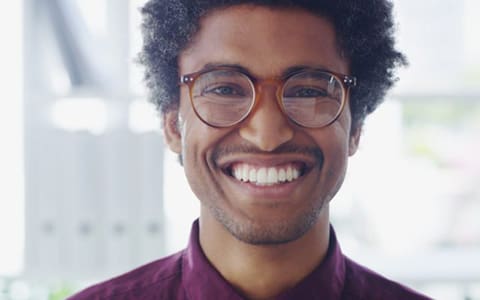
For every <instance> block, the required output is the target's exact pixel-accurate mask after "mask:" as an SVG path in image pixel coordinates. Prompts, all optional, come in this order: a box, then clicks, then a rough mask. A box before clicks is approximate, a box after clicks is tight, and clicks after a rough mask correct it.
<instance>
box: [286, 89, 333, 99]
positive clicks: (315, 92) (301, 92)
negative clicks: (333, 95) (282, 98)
mask: <svg viewBox="0 0 480 300" xmlns="http://www.w3.org/2000/svg"><path fill="white" fill-rule="evenodd" d="M287 94H288V95H286V96H288V97H299V98H316V97H326V96H327V95H328V94H327V92H326V91H325V90H323V89H319V88H314V87H301V88H296V89H293V90H292V91H290V92H289V93H287Z"/></svg>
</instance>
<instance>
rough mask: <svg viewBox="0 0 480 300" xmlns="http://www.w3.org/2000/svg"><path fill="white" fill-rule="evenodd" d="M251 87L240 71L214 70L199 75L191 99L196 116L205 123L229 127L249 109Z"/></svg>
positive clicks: (252, 91)
mask: <svg viewBox="0 0 480 300" xmlns="http://www.w3.org/2000/svg"><path fill="white" fill-rule="evenodd" d="M254 91H255V89H254V87H253V84H252V82H251V81H250V79H248V77H247V76H245V75H244V74H242V73H239V72H236V71H230V70H214V71H210V72H207V73H204V74H202V75H200V76H199V77H198V78H197V79H196V80H195V83H194V85H193V89H192V102H193V107H194V109H195V111H196V112H197V114H198V116H199V117H200V118H201V119H202V120H203V121H205V122H206V123H208V124H210V125H212V126H217V127H226V126H231V125H233V124H235V123H237V122H239V121H240V120H242V119H243V118H244V117H245V116H246V115H247V114H248V112H249V111H250V109H251V107H252V105H253V99H254Z"/></svg>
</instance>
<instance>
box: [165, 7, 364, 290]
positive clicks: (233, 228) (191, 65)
mask: <svg viewBox="0 0 480 300" xmlns="http://www.w3.org/2000/svg"><path fill="white" fill-rule="evenodd" d="M212 63H213V64H221V65H240V66H242V67H243V68H246V69H247V70H248V71H249V72H250V73H251V74H252V75H253V76H255V77H257V78H271V77H278V76H280V75H281V74H282V73H283V72H284V71H285V70H287V69H288V68H290V67H294V66H309V67H318V68H324V69H328V70H332V71H335V72H339V73H343V74H349V64H348V61H346V60H345V59H344V58H343V57H341V55H340V54H339V52H338V49H337V47H336V41H335V32H334V29H333V26H332V25H331V23H330V22H329V21H327V20H326V19H324V18H321V17H318V16H314V15H312V14H310V13H308V12H306V11H302V10H280V9H271V8H265V7H256V6H246V5H242V6H233V7H230V8H226V9H222V10H217V11H214V12H212V13H210V14H208V15H206V16H205V17H204V18H203V20H202V22H201V29H200V31H199V32H198V33H197V35H196V36H195V38H194V40H193V42H192V43H191V44H190V46H189V47H188V48H187V49H186V50H185V51H184V52H183V53H182V54H181V56H180V58H179V69H180V73H181V74H186V73H191V72H195V71H198V70H200V69H202V68H203V67H204V66H205V65H206V64H212ZM259 97H260V99H259V100H260V101H259V102H258V105H257V106H256V107H255V110H254V111H253V112H252V113H251V115H250V116H249V117H248V118H247V119H246V120H244V121H243V122H242V123H240V124H238V125H237V126H234V127H231V128H222V129H218V128H212V127H209V126H207V125H205V124H204V123H202V122H201V121H200V120H199V119H198V118H197V117H196V115H195V113H194V112H193V109H192V107H191V104H190V102H189V98H188V88H187V87H186V86H182V88H181V91H180V109H179V111H171V112H169V113H167V114H166V115H165V117H164V130H165V137H166V141H167V143H168V145H169V146H170V148H171V149H172V150H173V151H174V152H176V153H178V154H181V155H182V157H183V166H184V170H185V174H186V176H187V179H188V181H189V184H190V186H191V188H192V191H193V192H194V193H195V195H196V196H197V197H198V199H199V200H200V201H201V213H200V243H201V246H202V249H203V250H204V252H205V254H206V256H207V258H208V259H209V260H210V262H211V263H212V264H213V265H214V267H215V268H216V269H217V270H218V271H219V272H220V273H221V274H222V275H223V276H224V277H225V279H227V280H228V281H229V282H230V283H232V284H233V285H234V286H235V287H236V288H237V289H238V290H239V291H240V292H241V293H242V294H243V295H245V296H246V297H248V298H250V299H269V298H271V297H274V296H275V295H278V294H279V293H281V292H282V291H284V290H285V289H288V288H290V287H292V286H294V285H295V284H296V283H298V282H299V281H300V280H301V279H302V278H304V277H305V276H306V275H308V274H309V273H310V272H311V271H312V270H313V269H314V268H315V267H316V266H317V265H318V264H319V263H320V262H321V260H322V259H323V257H324V255H325V253H326V250H327V247H328V236H329V227H328V224H329V221H328V218H329V217H328V209H329V208H328V204H329V202H330V200H331V199H332V198H333V197H334V195H335V194H336V192H337V191H338V189H339V188H340V186H341V184H342V182H343V179H344V176H345V171H346V168H347V161H348V157H349V155H353V154H354V153H355V151H356V149H357V145H358V140H359V130H357V131H356V132H351V114H350V111H349V106H348V105H347V106H346V107H345V109H344V111H343V113H342V115H341V116H340V117H339V118H338V120H337V121H336V122H334V123H333V124H331V125H330V126H328V127H324V128H320V129H309V128H303V127H300V126H297V125H295V124H293V123H292V122H290V121H289V120H288V119H287V118H286V117H285V116H284V115H283V114H282V112H281V110H280V108H279V107H278V105H277V102H276V99H275V97H276V96H275V87H269V86H268V87H265V88H264V89H262V90H261V91H260V95H259ZM292 161H301V162H302V163H304V164H306V165H307V166H308V171H307V172H306V174H304V176H302V177H300V178H299V179H298V180H297V181H295V183H294V184H292V185H290V186H289V187H288V189H287V188H282V187H278V186H270V187H260V188H259V187H256V186H253V185H250V184H244V183H239V182H238V181H236V180H234V179H233V178H232V177H231V176H228V175H227V174H226V172H225V171H224V169H225V166H228V165H230V164H232V163H238V162H248V163H250V164H255V165H258V166H267V167H268V166H273V165H278V164H283V163H289V162H292ZM286 270H288V272H286Z"/></svg>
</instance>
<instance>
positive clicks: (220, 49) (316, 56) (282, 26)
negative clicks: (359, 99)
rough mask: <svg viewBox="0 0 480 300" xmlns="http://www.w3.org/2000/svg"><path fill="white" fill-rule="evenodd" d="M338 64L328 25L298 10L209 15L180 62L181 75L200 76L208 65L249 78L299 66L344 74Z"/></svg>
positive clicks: (232, 10) (246, 9)
mask: <svg viewBox="0 0 480 300" xmlns="http://www.w3.org/2000/svg"><path fill="white" fill-rule="evenodd" d="M339 62H340V64H342V63H343V59H342V57H341V55H340V52H339V51H338V47H337V43H336V36H335V30H334V28H333V25H332V24H331V23H330V22H329V21H328V20H327V19H325V18H323V17H319V16H317V15H314V14H312V13H309V12H307V11H304V10H300V9H294V10H285V9H272V8H267V7H263V6H251V5H248V6H247V5H237V6H232V7H228V8H224V9H221V10H216V11H214V12H213V13H211V14H208V15H206V16H205V17H204V18H203V19H202V20H201V23H200V30H199V31H198V32H197V33H196V34H195V36H194V37H193V39H192V41H191V43H190V45H189V46H188V47H187V49H185V50H184V51H183V52H182V54H181V55H180V57H179V67H180V72H181V73H188V72H195V71H198V70H200V69H202V68H203V67H204V66H205V65H207V64H232V65H240V66H242V67H243V68H246V69H249V71H250V73H257V70H256V69H257V67H262V72H268V71H269V72H271V73H274V74H275V75H277V76H278V75H280V74H281V73H284V72H287V71H288V70H287V69H288V68H291V67H296V66H310V67H318V68H323V69H331V70H334V71H337V72H346V71H347V70H346V68H345V66H341V65H339ZM259 73H261V72H259ZM258 75H260V76H261V75H266V76H267V75H268V76H271V75H273V74H258Z"/></svg>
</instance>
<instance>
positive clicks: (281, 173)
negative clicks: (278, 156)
mask: <svg viewBox="0 0 480 300" xmlns="http://www.w3.org/2000/svg"><path fill="white" fill-rule="evenodd" d="M285 180H287V175H286V174H285V170H284V169H280V171H278V181H280V182H285Z"/></svg>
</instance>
